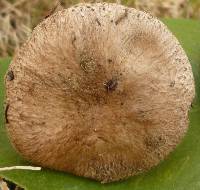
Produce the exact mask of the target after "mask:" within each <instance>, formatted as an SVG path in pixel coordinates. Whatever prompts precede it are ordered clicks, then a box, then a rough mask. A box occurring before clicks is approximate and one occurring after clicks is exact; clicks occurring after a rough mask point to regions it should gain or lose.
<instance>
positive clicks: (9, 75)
mask: <svg viewBox="0 0 200 190" xmlns="http://www.w3.org/2000/svg"><path fill="white" fill-rule="evenodd" d="M14 78H15V76H14V73H13V71H8V73H7V80H8V81H12V80H14Z"/></svg>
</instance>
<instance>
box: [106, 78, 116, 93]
mask: <svg viewBox="0 0 200 190" xmlns="http://www.w3.org/2000/svg"><path fill="white" fill-rule="evenodd" d="M104 85H105V87H106V89H107V91H108V92H109V91H114V90H115V89H116V88H117V85H118V82H117V79H111V80H109V81H108V82H106V83H105V84H104Z"/></svg>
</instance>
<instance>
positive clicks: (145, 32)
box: [6, 3, 195, 183]
mask: <svg viewBox="0 0 200 190" xmlns="http://www.w3.org/2000/svg"><path fill="white" fill-rule="evenodd" d="M6 89H7V91H6V98H7V109H6V115H7V119H6V121H7V124H6V126H7V130H8V134H9V137H10V140H11V142H12V144H13V145H14V147H15V148H16V150H17V151H18V152H19V153H20V154H21V155H22V156H23V157H24V158H25V159H27V160H29V161H31V162H32V163H34V164H37V165H41V166H43V167H48V168H53V169H56V170H61V171H67V172H70V173H73V174H76V175H79V176H84V177H88V178H92V179H95V180H99V181H101V182H103V183H106V182H111V181H117V180H120V179H124V178H127V177H129V176H133V175H136V174H138V173H141V172H144V171H147V170H149V169H150V168H151V167H153V166H155V165H157V164H158V163H159V162H160V161H161V160H163V159H164V158H165V157H166V156H167V155H168V154H169V153H170V152H171V151H172V150H173V149H174V148H175V147H176V146H177V144H178V143H179V142H180V140H181V139H182V137H183V136H184V134H185V132H186V130H187V128H188V111H189V109H190V106H191V102H192V100H193V98H194V94H195V90H194V79H193V74H192V69H191V66H190V63H189V61H188V58H187V56H186V54H185V52H184V50H183V49H182V47H181V45H180V44H179V42H178V41H177V39H176V38H175V37H174V36H173V35H172V33H171V32H170V31H169V30H168V29H167V27H166V26H165V25H164V24H163V23H161V22H160V21H159V20H157V19H156V18H154V17H153V16H151V15H150V14H147V13H144V12H141V11H138V10H135V9H133V8H127V7H124V6H122V5H117V4H108V3H103V4H102V3H95V4H78V5H76V6H74V7H71V8H69V9H66V10H62V11H59V12H57V13H55V14H53V15H52V16H50V17H48V18H47V19H45V20H44V21H42V22H41V23H40V24H39V25H38V26H37V27H36V28H35V29H34V31H33V33H32V36H31V37H30V39H29V40H28V41H27V42H26V43H25V44H24V45H23V46H22V47H21V48H20V50H19V51H18V52H17V54H16V55H15V57H14V59H13V61H12V63H11V65H10V67H9V71H8V73H7V77H6Z"/></svg>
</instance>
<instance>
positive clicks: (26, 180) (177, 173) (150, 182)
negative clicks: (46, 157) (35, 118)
mask: <svg viewBox="0 0 200 190" xmlns="http://www.w3.org/2000/svg"><path fill="white" fill-rule="evenodd" d="M164 22H165V23H166V24H167V25H168V26H169V28H170V29H171V31H172V32H173V33H174V34H175V35H176V36H177V38H178V39H179V40H180V42H181V44H182V45H183V48H184V49H185V51H186V52H187V54H188V57H189V59H190V62H191V64H192V68H193V72H194V76H195V82H196V99H195V102H194V106H193V109H192V110H191V112H190V129H189V131H188V133H187V135H186V137H185V138H184V140H183V142H182V143H181V144H180V145H179V146H178V148H177V149H176V150H175V151H174V152H173V153H172V154H170V156H169V157H168V158H167V159H166V160H165V161H163V162H162V163H161V164H160V165H159V166H157V167H155V168H154V169H152V170H151V171H149V172H147V173H145V174H142V175H139V176H136V177H132V178H130V179H128V180H126V181H122V182H117V183H111V184H105V185H103V184H100V183H98V182H95V181H92V180H89V179H84V178H81V177H76V176H73V175H70V174H67V173H63V172H56V171H52V170H47V169H43V170H42V171H19V170H18V171H6V172H1V173H0V176H2V177H4V178H6V179H8V180H10V181H13V182H15V183H17V184H19V185H20V186H22V187H25V188H26V189H27V190H41V189H42V190H49V189H51V190H54V189H55V190H112V189H115V190H122V189H123V190H172V189H174V190H188V189H189V190H199V189H200V138H199V137H200V128H199V126H200V117H199V116H200V75H199V73H200V72H199V71H200V22H199V21H191V20H164ZM9 62H10V59H6V60H2V61H0V104H1V105H3V96H4V88H3V76H4V73H5V72H6V70H7V67H8V64H9ZM3 118H4V113H3V108H2V106H0V167H3V166H13V165H27V164H28V163H27V162H25V161H24V160H23V159H22V158H21V157H20V156H19V155H18V154H17V153H16V152H15V151H14V150H13V148H12V147H11V145H10V143H9V140H8V138H7V135H6V131H5V127H4V125H3Z"/></svg>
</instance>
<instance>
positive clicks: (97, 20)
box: [95, 18, 101, 26]
mask: <svg viewBox="0 0 200 190" xmlns="http://www.w3.org/2000/svg"><path fill="white" fill-rule="evenodd" d="M95 21H96V22H97V24H98V25H99V26H101V23H100V21H99V19H98V18H96V19H95Z"/></svg>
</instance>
